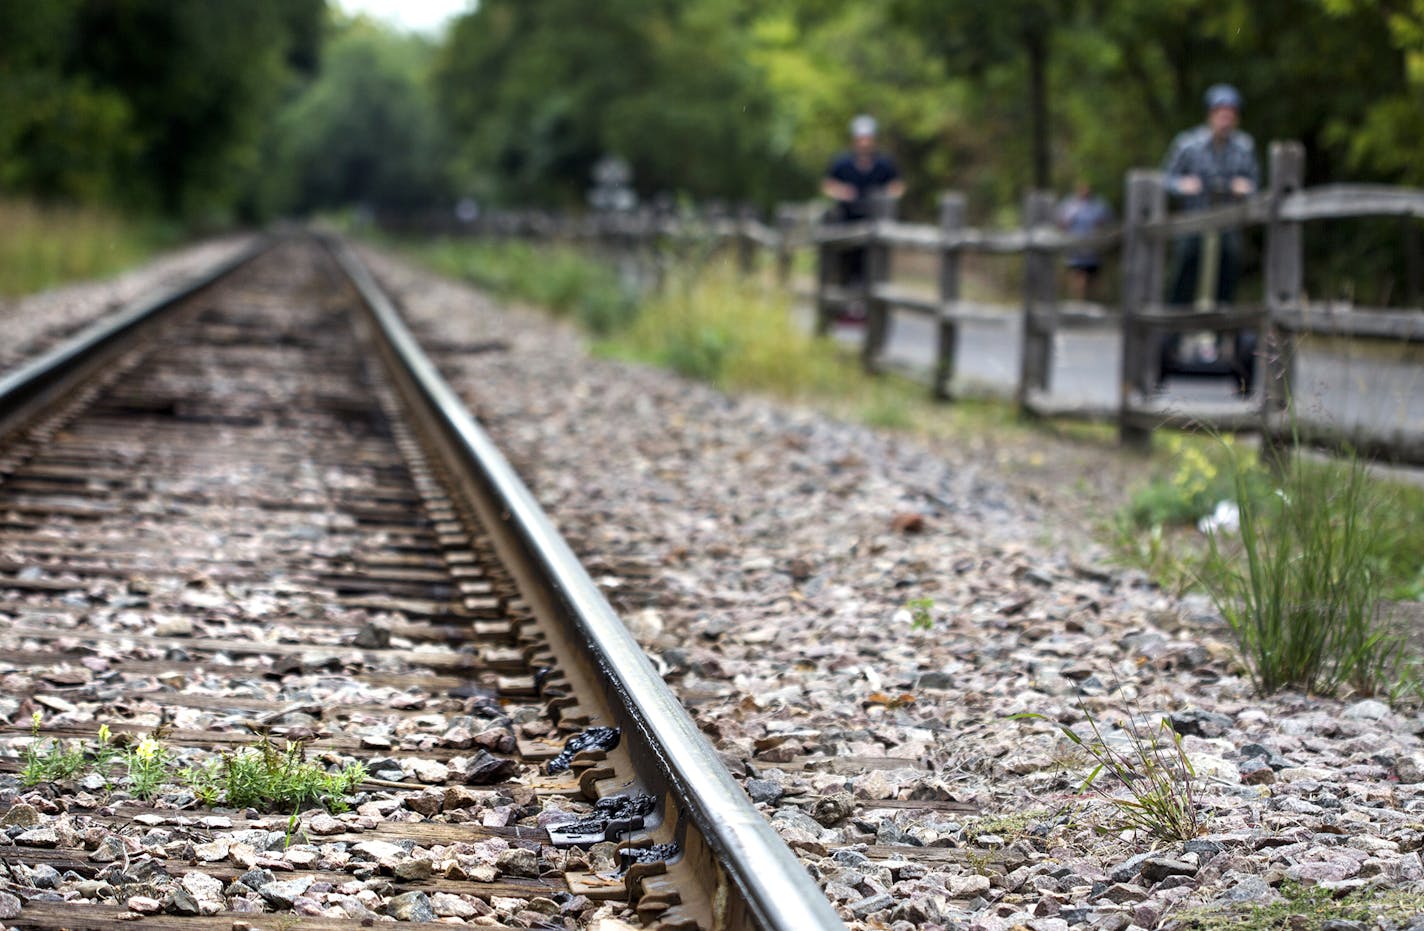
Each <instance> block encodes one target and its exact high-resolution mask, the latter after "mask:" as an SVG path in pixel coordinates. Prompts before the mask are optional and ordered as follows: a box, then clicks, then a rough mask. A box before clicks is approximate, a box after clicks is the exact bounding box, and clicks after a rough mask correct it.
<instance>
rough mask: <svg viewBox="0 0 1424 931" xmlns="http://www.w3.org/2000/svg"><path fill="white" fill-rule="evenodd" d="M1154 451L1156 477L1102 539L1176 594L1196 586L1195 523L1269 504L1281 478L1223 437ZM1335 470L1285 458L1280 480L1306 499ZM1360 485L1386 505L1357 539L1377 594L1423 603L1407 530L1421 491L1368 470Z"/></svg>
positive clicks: (1181, 440)
mask: <svg viewBox="0 0 1424 931" xmlns="http://www.w3.org/2000/svg"><path fill="white" fill-rule="evenodd" d="M1157 446H1158V449H1157V450H1156V454H1155V456H1154V461H1155V462H1156V463H1157V464H1156V466H1155V473H1156V474H1154V475H1153V476H1152V477H1151V478H1150V479H1149V480H1147V481H1145V482H1143V483H1141V484H1139V485H1138V486H1137V487H1136V488H1134V489H1133V490H1132V491H1131V493H1130V495H1129V499H1128V501H1127V503H1126V504H1125V505H1123V506H1122V507H1121V508H1120V509H1119V510H1118V512H1117V513H1116V514H1115V515H1114V517H1113V519H1112V521H1111V523H1110V525H1109V526H1108V528H1107V535H1108V537H1109V538H1110V539H1111V541H1112V544H1113V548H1114V549H1115V551H1116V552H1117V554H1118V556H1119V557H1120V558H1121V559H1122V560H1123V561H1124V562H1126V563H1127V564H1129V565H1133V566H1137V567H1139V568H1141V569H1144V570H1145V571H1147V572H1148V573H1149V574H1150V575H1152V576H1153V578H1154V579H1156V580H1157V581H1158V582H1159V584H1161V585H1162V586H1163V587H1164V588H1166V589H1168V590H1169V591H1174V592H1178V593H1180V592H1181V591H1184V590H1186V589H1188V588H1192V587H1196V586H1199V585H1200V583H1201V574H1202V572H1203V568H1202V564H1203V562H1204V561H1205V560H1206V559H1207V557H1208V551H1209V546H1208V543H1209V541H1208V540H1207V538H1206V537H1205V536H1203V535H1202V534H1200V533H1198V532H1197V530H1196V526H1197V522H1198V521H1199V520H1201V519H1202V518H1204V517H1206V516H1208V515H1210V514H1211V513H1212V511H1213V510H1214V509H1215V508H1216V506H1217V504H1218V503H1219V502H1222V501H1232V502H1236V503H1237V504H1238V505H1239V504H1240V502H1241V501H1242V500H1248V501H1250V502H1255V503H1257V504H1262V503H1266V502H1269V501H1270V500H1272V499H1273V498H1274V497H1275V496H1277V495H1278V492H1280V491H1282V490H1283V489H1282V486H1281V476H1279V475H1273V474H1271V473H1270V472H1268V471H1267V470H1265V469H1263V468H1261V467H1260V466H1259V465H1257V464H1256V463H1255V462H1254V461H1253V460H1252V458H1251V456H1252V453H1251V452H1250V450H1249V449H1246V448H1243V447H1241V446H1240V445H1238V444H1236V443H1235V442H1234V441H1233V440H1232V439H1231V438H1230V437H1212V436H1208V435H1204V434H1189V433H1170V432H1165V431H1164V435H1163V437H1162V438H1161V439H1160V440H1159V442H1158V444H1157ZM1341 461H1342V462H1348V461H1349V460H1348V459H1344V460H1341ZM1337 466H1338V463H1333V462H1330V461H1318V460H1314V459H1312V458H1310V457H1293V459H1292V464H1291V468H1292V469H1293V470H1297V471H1293V472H1288V473H1287V476H1288V477H1289V478H1290V479H1291V480H1293V481H1296V482H1298V483H1304V485H1303V487H1302V491H1303V492H1304V493H1305V497H1306V498H1307V499H1313V498H1315V497H1317V492H1318V491H1319V490H1321V489H1327V488H1330V487H1331V485H1332V483H1334V482H1337V481H1339V480H1340V479H1341V478H1342V473H1341V471H1340V470H1339V469H1338V467H1337ZM1348 471H1349V468H1348V467H1347V469H1346V470H1345V472H1346V473H1348ZM1363 479H1364V481H1363V487H1362V489H1361V491H1362V493H1365V494H1368V495H1370V496H1373V497H1379V498H1382V499H1383V500H1385V501H1386V502H1388V506H1387V507H1383V508H1376V509H1373V510H1372V513H1371V514H1370V515H1369V523H1368V525H1367V526H1366V527H1365V528H1364V531H1365V532H1364V533H1362V534H1361V535H1360V537H1359V539H1358V543H1359V545H1360V547H1362V555H1363V557H1364V559H1365V560H1366V561H1367V562H1368V563H1369V564H1370V565H1371V566H1372V567H1373V572H1374V573H1375V574H1376V575H1377V576H1378V578H1379V579H1380V584H1381V589H1380V594H1381V595H1382V596H1383V597H1385V598H1390V599H1394V600H1421V599H1424V534H1419V533H1417V532H1415V529H1414V528H1417V527H1418V526H1420V524H1421V523H1424V488H1420V487H1418V486H1414V485H1410V484H1405V483H1401V482H1396V481H1391V480H1389V479H1388V478H1381V477H1375V476H1371V475H1370V474H1369V472H1368V469H1366V470H1365V474H1364V476H1363ZM1304 486H1313V488H1305V487H1304ZM1301 497H1302V496H1301V495H1297V500H1300V498H1301ZM1277 500H1278V499H1277ZM1257 513H1262V515H1263V517H1264V518H1265V519H1266V520H1267V521H1270V520H1271V519H1272V517H1273V515H1272V514H1271V513H1270V512H1269V510H1267V511H1265V512H1262V511H1261V510H1260V508H1258V509H1257Z"/></svg>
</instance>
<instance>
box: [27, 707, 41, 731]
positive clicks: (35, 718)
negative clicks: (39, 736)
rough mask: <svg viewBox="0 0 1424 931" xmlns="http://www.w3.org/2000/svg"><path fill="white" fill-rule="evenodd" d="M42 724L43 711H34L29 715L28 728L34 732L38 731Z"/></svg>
mask: <svg viewBox="0 0 1424 931" xmlns="http://www.w3.org/2000/svg"><path fill="white" fill-rule="evenodd" d="M43 723H44V712H43V711H36V712H35V713H34V714H32V715H30V726H31V727H33V728H34V729H35V730H39V729H40V725H41V724H43Z"/></svg>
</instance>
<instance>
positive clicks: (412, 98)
mask: <svg viewBox="0 0 1424 931" xmlns="http://www.w3.org/2000/svg"><path fill="white" fill-rule="evenodd" d="M433 57H434V48H433V46H432V45H431V43H430V42H429V41H428V40H426V39H423V38H421V37H419V36H415V35H405V34H401V33H395V32H391V31H388V30H385V29H382V28H381V27H380V26H378V25H376V24H374V23H372V22H371V21H370V20H366V19H356V20H353V21H350V22H347V23H342V24H340V25H338V27H337V28H336V29H335V30H334V32H333V35H332V38H331V40H330V43H329V45H328V46H327V48H326V50H325V51H324V53H323V62H324V63H323V67H322V70H321V73H320V75H319V76H318V77H317V78H316V80H314V81H312V82H311V83H309V84H307V85H305V86H304V87H303V88H302V90H301V92H300V93H299V94H298V95H297V96H296V97H295V98H294V99H292V100H291V101H290V102H289V103H288V104H287V105H286V106H285V107H284V108H283V109H282V110H281V112H280V113H279V114H278V116H277V117H276V119H274V120H273V121H272V122H271V128H272V138H271V140H270V146H271V151H270V154H269V158H270V159H271V162H272V168H271V171H270V173H269V175H268V177H269V179H270V181H271V186H270V187H269V188H268V189H267V191H266V192H265V200H264V205H265V206H266V207H267V212H271V211H272V210H285V211H296V212H306V211H311V210H316V209H322V208H332V207H340V206H343V205H347V204H365V205H368V206H370V207H373V208H377V209H381V210H391V209H396V210H399V209H408V208H415V207H423V206H428V205H430V204H432V203H435V202H437V201H439V200H440V199H441V198H442V197H443V196H444V193H445V190H446V186H445V179H444V161H445V158H446V150H445V143H444V137H443V133H442V131H441V127H440V122H439V120H438V118H437V115H436V112H435V108H434V102H433V96H432V94H431V93H430V90H429V87H428V84H427V81H428V77H429V74H428V72H429V67H430V64H431V61H432V59H433Z"/></svg>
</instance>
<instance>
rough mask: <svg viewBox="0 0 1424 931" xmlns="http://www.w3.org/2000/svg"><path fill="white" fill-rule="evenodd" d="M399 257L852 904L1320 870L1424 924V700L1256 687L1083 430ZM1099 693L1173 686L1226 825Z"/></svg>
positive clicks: (1251, 899)
mask: <svg viewBox="0 0 1424 931" xmlns="http://www.w3.org/2000/svg"><path fill="white" fill-rule="evenodd" d="M370 259H371V261H372V263H373V266H374V267H375V269H376V271H377V273H378V275H379V276H380V277H381V278H382V279H383V281H384V283H385V284H386V286H387V287H388V288H390V289H391V290H392V291H393V293H394V294H395V295H396V296H397V297H398V299H399V300H400V301H401V303H402V304H403V306H404V308H405V310H406V313H407V314H408V316H409V317H410V318H411V320H412V322H413V324H414V325H415V327H416V329H417V331H418V333H419V335H420V336H421V338H422V339H423V340H424V341H425V342H426V344H427V346H428V347H429V348H430V350H431V351H432V352H433V354H434V355H435V356H436V358H437V361H439V362H440V364H441V366H442V368H443V369H444V370H445V372H446V375H447V377H449V378H450V379H451V380H452V381H453V382H454V384H455V385H456V387H457V389H458V390H459V391H460V392H461V394H462V395H463V396H464V397H465V398H466V400H467V401H468V402H469V403H470V405H471V407H472V409H473V410H474V411H475V413H476V414H477V415H478V416H479V417H480V419H481V420H482V421H483V422H484V424H485V425H486V426H487V428H488V429H490V431H491V432H492V433H493V434H494V436H495V438H496V440H497V441H498V442H499V443H500V444H501V445H502V446H503V448H504V449H505V451H506V454H507V455H508V456H510V458H511V460H512V461H513V462H514V464H515V466H516V467H517V468H518V469H519V470H520V471H521V473H522V474H523V475H524V476H525V479H526V481H527V482H528V483H529V484H530V486H531V488H532V489H533V491H534V493H535V495H536V496H537V497H538V498H539V500H540V501H541V502H542V503H543V505H544V507H545V508H546V509H547V510H548V511H549V512H550V514H551V516H552V517H553V518H554V520H555V522H556V523H557V524H558V525H559V526H560V528H561V529H562V530H563V532H564V533H565V534H566V535H567V537H568V538H569V540H570V542H571V544H572V545H573V546H574V548H575V550H576V551H577V552H578V553H579V555H580V556H581V557H582V558H583V559H584V561H585V563H586V565H588V566H589V568H590V570H591V571H592V573H593V575H594V576H595V578H596V580H597V581H598V582H599V584H600V585H601V586H602V587H603V589H604V590H605V592H606V593H607V595H608V597H609V598H610V600H611V601H612V602H613V603H614V605H615V607H617V608H618V609H619V612H620V614H621V615H622V616H623V617H624V618H625V620H626V621H627V623H628V625H629V627H630V628H631V629H632V630H633V632H634V633H635V635H636V636H637V637H638V639H639V640H640V642H641V643H642V644H643V645H644V646H645V647H646V648H647V650H648V651H649V652H650V654H651V655H652V656H653V657H654V661H655V663H656V664H658V665H659V667H660V668H661V669H664V670H666V672H665V678H666V679H667V681H668V682H669V684H670V685H671V686H672V687H673V688H674V690H675V691H676V692H677V693H678V694H679V695H680V696H681V697H682V699H683V701H684V702H685V703H686V705H687V706H688V708H689V710H690V711H691V713H692V714H693V716H694V717H695V719H696V720H697V722H698V723H699V725H700V726H701V728H702V730H703V731H704V733H705V734H706V735H707V736H708V738H709V739H710V740H712V742H713V743H714V745H715V746H716V747H717V748H718V750H719V751H720V752H721V754H722V756H723V758H724V759H725V760H726V762H727V764H728V765H729V767H730V768H731V769H732V770H733V772H734V773H736V774H737V775H738V776H740V777H743V778H744V780H745V783H744V784H745V786H746V788H747V790H748V792H749V794H750V795H751V797H752V798H753V799H754V800H755V802H756V804H757V806H758V807H759V808H760V809H761V810H762V811H763V812H764V813H765V814H766V815H767V817H768V818H769V820H770V821H771V823H772V825H773V826H774V827H775V828H776V829H777V830H778V831H779V832H780V834H781V835H782V837H783V838H784V839H785V840H786V841H787V842H788V843H789V844H790V845H791V846H792V847H793V848H794V849H795V850H797V852H798V853H799V854H800V855H801V857H802V858H803V860H804V862H805V863H806V866H807V869H808V870H809V871H810V872H811V873H812V875H813V876H815V877H816V878H817V880H818V881H819V882H820V883H821V885H822V887H823V889H824V890H825V891H826V894H827V895H828V897H830V899H831V900H832V901H833V902H834V903H835V904H836V906H837V908H838V909H839V910H840V912H841V914H842V915H843V916H844V918H845V919H846V921H847V923H848V925H849V926H850V927H852V928H867V929H868V928H886V927H889V928H894V929H897V931H907V929H910V928H935V927H969V928H976V929H986V931H987V929H1000V928H1003V929H1008V928H1015V927H1027V928H1031V929H1039V931H1051V929H1058V928H1079V927H1082V928H1088V927H1092V928H1111V929H1118V931H1120V929H1126V928H1133V927H1136V928H1144V929H1153V928H1169V927H1174V926H1177V927H1183V926H1189V925H1187V922H1188V921H1189V920H1191V919H1193V918H1199V917H1201V916H1202V915H1203V914H1204V913H1203V911H1202V909H1203V908H1206V907H1215V908H1220V909H1234V910H1235V913H1236V914H1249V906H1250V905H1253V904H1259V905H1266V904H1270V903H1273V902H1280V901H1281V900H1282V899H1283V897H1287V896H1289V897H1296V896H1299V895H1300V891H1301V890H1302V889H1304V888H1309V887H1314V890H1315V891H1314V894H1321V893H1328V895H1329V896H1332V897H1335V898H1341V897H1345V896H1350V895H1352V894H1353V895H1354V896H1355V897H1363V898H1367V899H1369V900H1371V902H1372V909H1371V910H1372V916H1371V923H1370V924H1367V925H1362V927H1368V926H1374V925H1378V926H1379V927H1387V928H1396V927H1406V926H1413V922H1412V919H1413V917H1414V915H1415V913H1416V912H1418V911H1420V910H1421V908H1420V906H1419V905H1418V904H1416V903H1424V894H1422V893H1424V863H1421V860H1420V853H1419V850H1420V847H1421V845H1424V833H1421V831H1424V784H1421V783H1424V749H1422V748H1421V744H1420V739H1419V736H1418V734H1419V732H1420V731H1421V729H1424V721H1422V720H1421V719H1420V717H1419V716H1418V714H1417V712H1413V711H1404V710H1395V709H1392V708H1391V707H1390V706H1389V705H1387V704H1385V703H1383V702H1380V701H1377V700H1374V699H1359V698H1356V699H1353V700H1351V699H1345V700H1338V701H1337V700H1325V699H1316V698H1306V697H1304V696H1301V695H1298V694H1289V693H1287V694H1283V695H1277V696H1273V697H1270V698H1262V697H1258V696H1256V695H1255V694H1254V693H1253V690H1252V688H1251V684H1250V682H1249V680H1248V679H1247V678H1246V677H1245V675H1244V672H1243V670H1242V669H1241V667H1240V666H1239V665H1238V664H1237V663H1236V661H1235V660H1234V658H1233V656H1234V654H1233V650H1232V647H1231V646H1230V643H1229V632H1228V631H1227V630H1226V629H1225V628H1224V626H1223V624H1222V622H1221V620H1220V618H1219V616H1218V615H1217V614H1216V613H1215V612H1214V611H1213V610H1212V609H1211V607H1210V605H1209V604H1207V603H1206V602H1205V601H1204V600H1201V599H1197V598H1187V599H1180V600H1179V599H1176V598H1173V597H1169V596H1168V595H1166V594H1164V593H1163V592H1162V591H1160V590H1158V589H1157V588H1155V587H1154V586H1152V585H1151V584H1150V583H1149V582H1148V581H1147V580H1146V579H1145V578H1144V577H1143V576H1142V575H1141V574H1140V573H1138V572H1135V571H1129V570H1123V569H1120V568H1117V567H1114V566H1113V565H1112V564H1111V563H1110V562H1109V561H1108V560H1107V558H1106V553H1105V551H1104V549H1103V548H1102V547H1101V546H1098V545H1096V544H1095V543H1094V542H1092V540H1091V537H1090V530H1091V528H1090V525H1089V524H1088V522H1087V521H1086V520H1084V516H1083V515H1084V513H1085V511H1084V510H1083V508H1082V507H1075V506H1073V503H1072V502H1064V501H1062V500H1059V499H1062V498H1064V497H1071V496H1073V495H1074V493H1075V489H1077V488H1079V487H1082V486H1083V484H1084V482H1083V481H1081V480H1080V481H1078V482H1075V481H1074V480H1073V477H1072V476H1066V475H1059V476H1057V477H1056V481H1055V480H1053V477H1052V476H1053V461H1054V459H1055V457H1060V456H1061V457H1063V458H1065V459H1067V458H1069V457H1071V456H1072V455H1073V453H1072V451H1071V450H1068V449H1067V448H1066V447H1067V446H1068V444H1065V443H1063V442H1061V441H1056V440H1053V439H1052V438H1049V437H1044V439H1043V445H1042V449H1041V450H1039V451H1037V452H1036V453H1034V454H1022V450H1015V451H1013V452H1012V457H1013V458H1014V461H1011V462H1006V461H1005V459H1006V456H1005V453H1004V451H1003V450H999V451H998V452H997V453H996V452H995V448H994V447H993V445H992V444H981V443H972V444H971V443H966V444H963V445H960V446H954V445H951V444H937V445H933V446H929V445H924V444H921V443H919V442H916V441H911V440H907V439H904V438H897V437H895V436H893V435H888V434H884V433H878V432H875V431H873V430H870V429H867V428H864V427H860V426H856V425H851V424H846V423H842V422H837V421H835V420H832V419H829V418H826V417H823V416H819V415H817V414H814V413H809V412H807V411H804V410H800V409H796V408H791V407H787V406H783V405H778V404H776V403H772V402H768V401H765V400H759V399H747V398H733V397H728V396H726V395H725V394H722V393H720V392H718V391H716V390H713V389H711V388H708V387H706V386H703V385H700V384H696V383H692V382H689V381H687V380H684V379H681V378H679V377H677V376H675V375H672V374H669V373H666V372H662V371H656V370H653V369H649V368H643V367H638V366H631V365H626V364H621V363H615V362H610V361H604V360H599V359H595V358H591V357H590V356H589V355H588V354H587V352H586V351H585V348H584V346H583V344H582V342H581V340H580V339H579V337H578V336H577V334H575V333H574V332H573V331H572V330H570V329H569V328H568V327H566V326H564V325H562V324H559V323H556V322H552V321H550V320H548V319H547V318H545V317H543V316H541V315H539V314H536V313H532V312H526V311H521V310H519V309H517V308H508V307H501V306H498V305H497V304H496V303H495V302H493V301H491V300H490V299H489V298H487V297H485V296H483V295H481V294H480V293H478V292H476V291H473V290H471V289H469V288H466V287H463V286H460V285H456V284H452V283H449V282H444V281H441V280H439V279H435V278H432V277H430V276H429V275H427V274H425V273H423V272H420V271H417V270H415V269H413V268H411V267H409V266H407V265H404V264H402V263H400V262H398V261H394V260H391V259H390V258H388V257H384V256H380V255H375V254H372V255H371V256H370ZM1102 457H1103V458H1104V459H1105V460H1106V459H1113V458H1114V457H1113V456H1112V454H1110V453H1103V454H1102ZM1020 459H1021V460H1022V464H1023V466H1024V467H1023V468H1021V469H1020V468H1016V467H1015V466H1016V465H1017V464H1018V460H1020ZM1045 459H1046V460H1047V465H1046V466H1045V465H1044V460H1045ZM1075 468H1077V469H1078V470H1079V474H1084V473H1085V472H1087V473H1091V472H1093V469H1092V466H1091V465H1089V466H1083V464H1082V463H1077V464H1076V465H1075ZM1097 472H1098V474H1097V475H1096V476H1090V478H1089V479H1088V480H1087V484H1092V478H1094V477H1096V478H1097V479H1098V480H1099V481H1101V480H1102V477H1103V475H1104V474H1106V475H1108V476H1109V477H1108V479H1107V481H1108V482H1109V483H1111V482H1114V481H1118V480H1119V476H1120V475H1122V474H1125V473H1124V472H1123V467H1122V466H1121V465H1120V464H1117V465H1113V464H1108V465H1105V466H1104V467H1103V469H1100V470H1097ZM1044 477H1048V481H1047V484H1046V485H1042V484H1040V483H1039V482H1038V479H1041V478H1044ZM916 599H930V600H932V602H933V607H932V608H930V609H929V611H930V617H931V620H932V626H930V627H929V628H928V629H924V628H923V625H921V626H919V627H917V626H915V625H914V623H913V613H914V612H913V610H912V606H911V605H910V603H911V602H912V601H914V600H916ZM1083 709H1087V710H1088V711H1090V712H1091V713H1092V714H1093V715H1094V716H1095V717H1096V718H1097V720H1098V722H1099V724H1100V726H1101V727H1103V728H1104V730H1105V731H1107V732H1108V733H1109V734H1112V733H1114V732H1115V726H1116V725H1119V724H1121V723H1123V722H1124V715H1125V714H1126V713H1127V712H1129V711H1132V710H1136V711H1139V712H1140V713H1141V714H1142V715H1143V718H1144V719H1145V720H1146V721H1147V722H1149V725H1148V726H1155V722H1157V721H1159V720H1160V719H1161V718H1162V717H1163V716H1164V715H1170V718H1169V720H1170V721H1171V722H1172V727H1173V728H1174V730H1175V731H1176V732H1178V733H1180V734H1181V735H1182V746H1183V748H1184V749H1185V751H1186V753H1187V754H1188V756H1189V758H1190V760H1191V761H1192V764H1193V765H1194V767H1195V771H1196V774H1197V779H1196V785H1197V792H1198V794H1199V796H1200V805H1201V810H1202V813H1203V816H1204V824H1203V827H1202V831H1201V834H1200V835H1199V836H1198V837H1196V838H1194V839H1192V840H1190V841H1186V842H1185V843H1183V842H1180V841H1176V842H1169V841H1163V840H1158V839H1155V838H1153V837H1151V836H1150V835H1147V834H1143V833H1138V834H1133V833H1131V832H1128V831H1124V830H1121V829H1120V828H1119V827H1118V823H1117V818H1116V817H1115V810H1114V809H1113V807H1112V806H1111V804H1109V803H1107V802H1106V801H1104V800H1102V799H1101V797H1100V796H1097V795H1094V794H1093V793H1092V792H1083V791H1081V785H1082V780H1083V777H1084V776H1085V775H1086V774H1087V772H1088V770H1089V764H1088V761H1087V759H1086V757H1085V756H1084V755H1083V753H1082V752H1081V751H1079V750H1076V749H1075V748H1074V747H1073V745H1072V744H1071V743H1070V742H1069V741H1068V740H1067V739H1065V738H1064V736H1063V735H1062V733H1061V731H1060V729H1059V727H1058V724H1059V723H1060V722H1062V723H1067V724H1069V725H1070V726H1074V727H1076V728H1077V729H1078V730H1079V731H1080V732H1081V731H1084V730H1085V726H1084V716H1083ZM1024 712H1028V713H1034V714H1039V715H1043V716H1044V719H1015V718H1013V717H1011V716H1012V715H1015V714H1018V713H1024ZM1104 785H1105V786H1108V787H1109V788H1114V787H1112V786H1109V785H1108V784H1107V783H1104ZM1292 901H1293V898H1292ZM1352 901H1353V898H1352ZM1242 909H1246V911H1245V912H1243V911H1242ZM1291 910H1292V909H1291V908H1287V909H1286V911H1285V913H1286V914H1289V913H1290V911H1291ZM1299 910H1300V911H1301V912H1302V913H1303V914H1310V913H1309V912H1308V910H1307V907H1306V906H1305V905H1301V906H1300V908H1299ZM1218 920H1219V919H1218ZM1303 920H1308V919H1303ZM1420 927H1424V925H1420Z"/></svg>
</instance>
